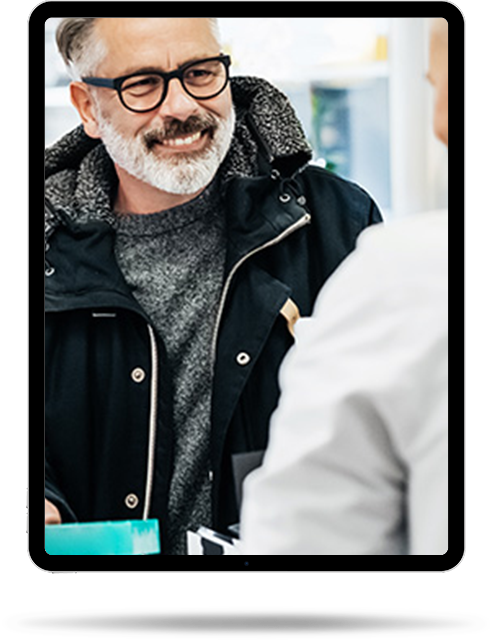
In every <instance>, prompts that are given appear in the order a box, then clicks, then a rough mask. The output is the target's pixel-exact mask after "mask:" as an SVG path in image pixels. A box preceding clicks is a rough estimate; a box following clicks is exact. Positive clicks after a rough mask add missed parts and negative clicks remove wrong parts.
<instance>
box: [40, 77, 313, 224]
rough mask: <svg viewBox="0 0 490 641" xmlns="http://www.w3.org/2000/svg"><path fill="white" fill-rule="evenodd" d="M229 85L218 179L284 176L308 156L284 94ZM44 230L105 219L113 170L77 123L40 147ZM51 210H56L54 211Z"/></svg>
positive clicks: (252, 81) (248, 81) (259, 82)
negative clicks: (229, 125) (226, 145)
mask: <svg viewBox="0 0 490 641" xmlns="http://www.w3.org/2000/svg"><path fill="white" fill-rule="evenodd" d="M231 90H232V96H233V103H234V106H235V111H236V116H237V121H236V127H235V132H234V136H233V140H232V144H231V147H230V151H229V153H228V155H227V157H226V159H225V161H224V162H223V165H222V167H221V169H220V174H221V177H222V179H224V180H228V179H230V178H233V177H237V176H246V177H251V176H258V175H261V174H262V173H264V172H265V171H270V170H272V169H276V170H277V171H279V172H280V173H281V174H282V175H284V176H290V175H292V174H293V173H294V172H296V171H298V170H299V169H301V168H302V167H303V166H304V165H305V164H306V163H307V162H308V161H309V160H310V159H311V156H312V153H311V147H310V145H309V144H308V142H307V140H306V137H305V134H304V132H303V129H302V127H301V124H300V122H299V120H298V118H297V116H296V114H295V112H294V109H293V107H292V105H291V103H290V102H289V99H288V98H287V97H286V96H285V95H284V94H283V93H282V92H280V91H279V90H278V89H277V88H276V87H274V86H273V85H271V84H270V83H269V82H267V81H266V80H263V79H260V78H253V77H234V78H232V79H231ZM45 179H46V183H45V184H46V187H45V195H46V199H47V200H48V202H49V203H50V205H51V206H48V207H47V208H46V234H47V235H49V233H50V231H52V229H53V228H54V227H56V226H57V224H58V223H59V222H60V220H61V219H63V218H65V217H68V218H69V219H71V220H77V221H85V220H86V219H88V218H91V217H94V214H95V216H96V217H97V218H98V219H99V220H100V219H104V218H106V219H107V220H108V221H110V217H111V203H112V198H113V195H114V190H115V189H116V187H117V176H116V172H115V169H114V165H113V162H112V160H111V159H110V157H109V155H108V153H107V151H106V149H105V146H104V144H103V143H102V142H101V141H100V140H94V139H92V138H90V137H89V136H87V135H86V134H85V132H84V130H83V127H82V126H81V125H80V126H79V127H77V128H76V129H74V130H73V131H71V132H70V133H68V134H67V135H65V136H64V137H62V138H61V139H60V140H58V141H57V142H56V143H55V144H54V145H52V146H51V147H48V148H47V149H46V152H45ZM57 213H58V214H60V215H59V216H57Z"/></svg>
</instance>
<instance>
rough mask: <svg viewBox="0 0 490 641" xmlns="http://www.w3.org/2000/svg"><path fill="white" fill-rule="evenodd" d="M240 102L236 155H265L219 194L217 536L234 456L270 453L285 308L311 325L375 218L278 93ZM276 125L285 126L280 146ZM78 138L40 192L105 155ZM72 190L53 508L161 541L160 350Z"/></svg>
mask: <svg viewBox="0 0 490 641" xmlns="http://www.w3.org/2000/svg"><path fill="white" fill-rule="evenodd" d="M233 92H234V101H235V105H236V108H237V112H238V117H239V118H238V122H239V125H238V126H237V134H236V137H235V141H234V145H235V146H236V148H237V149H238V147H239V148H240V153H242V155H243V157H244V158H246V155H247V149H254V150H256V159H255V168H254V171H253V172H250V171H246V172H243V171H241V172H240V171H237V172H235V175H233V172H230V175H229V176H228V177H227V180H226V182H225V187H224V188H225V190H226V191H225V198H226V203H227V208H226V209H227V232H228V252H227V263H226V270H225V283H224V287H223V294H222V299H221V304H220V308H219V310H218V320H217V323H216V330H215V340H214V343H213V345H212V351H213V359H214V366H215V376H214V388H213V409H212V462H211V466H210V470H209V473H210V477H211V478H212V480H213V488H214V493H213V514H214V527H215V528H217V529H221V530H224V529H225V528H226V527H227V526H228V525H230V524H232V523H235V522H236V521H237V520H238V516H239V515H238V505H237V500H236V496H235V487H234V482H233V473H232V457H233V455H234V454H240V453H245V452H255V451H261V450H264V449H265V448H266V446H267V440H268V426H269V419H270V417H271V414H272V412H273V410H274V409H275V407H276V405H277V402H278V398H279V387H278V371H279V367H280V365H281V362H282V360H283V358H284V356H285V354H286V353H287V351H288V350H289V349H290V347H291V346H292V344H293V338H292V336H291V333H290V331H289V329H288V324H287V322H286V320H285V318H284V317H283V316H282V315H281V309H282V308H283V306H284V304H285V302H286V301H287V300H288V299H292V300H293V301H294V303H295V304H296V305H297V306H298V308H299V310H300V312H301V315H302V316H308V315H310V314H311V312H312V309H313V305H314V302H315V299H316V296H317V294H318V292H319V290H320V288H321V287H322V285H323V284H324V283H325V281H326V280H327V279H328V277H329V276H330V275H331V274H332V273H333V271H334V270H335V269H336V268H337V267H338V266H339V264H340V263H341V262H342V261H343V260H344V259H345V257H346V256H347V255H348V254H349V253H350V252H351V251H352V250H353V249H354V246H355V243H356V239H357V237H358V235H359V234H360V233H361V232H362V231H363V229H365V228H366V227H367V226H369V225H371V224H374V223H378V222H380V220H381V217H380V214H379V212H378V209H377V207H376V205H375V204H374V202H373V200H372V199H371V198H370V197H369V196H368V195H367V194H366V192H365V191H364V190H362V189H361V188H360V187H358V186H356V185H354V184H351V183H350V182H347V181H346V180H343V179H341V178H339V177H337V176H335V175H333V174H331V173H329V172H327V171H325V170H323V169H320V168H318V167H314V166H310V165H308V164H307V160H308V148H307V145H306V143H305V141H304V138H302V137H300V136H301V134H298V132H300V128H299V126H298V125H297V122H296V119H295V117H294V115H293V114H292V112H291V109H290V107H289V105H288V104H287V102H286V101H285V99H284V97H282V96H281V95H280V94H278V93H277V92H276V91H275V90H273V89H272V88H271V87H270V86H269V85H267V84H266V83H263V82H262V81H257V80H252V79H236V80H234V85H233ZM264 94H266V95H264ZM275 118H277V119H278V120H280V121H281V122H283V121H284V120H288V121H291V123H292V125H291V126H289V128H287V127H284V126H281V127H280V128H279V130H280V136H276V137H275V136H274V135H272V134H271V125H270V122H274V119H275ZM240 123H241V124H240ZM292 130H294V131H292ZM291 132H292V133H291ZM70 136H71V139H70V140H71V142H70V145H68V147H69V152H68V153H64V152H63V151H62V150H61V151H60V147H56V146H55V148H53V149H51V150H48V153H47V161H46V167H47V171H46V176H47V181H48V182H47V184H49V179H50V176H54V175H56V174H58V173H60V172H66V171H67V170H68V171H69V172H71V174H74V175H75V176H76V175H77V172H78V171H79V168H80V167H81V166H82V164H83V162H85V159H86V157H87V154H88V153H89V152H90V151H91V150H92V149H93V148H94V146H95V145H97V142H96V141H91V140H89V139H88V138H86V137H85V136H84V134H83V132H81V131H80V130H79V131H77V132H76V133H73V134H71V135H70ZM295 137H297V138H298V141H295ZM281 138H284V140H282V139H281ZM74 141H76V145H75V144H74ZM237 141H238V142H237ZM101 147H102V146H101ZM232 151H233V149H232ZM237 156H239V153H238V152H237ZM71 174H70V175H71ZM246 174H248V175H246ZM250 174H252V175H250ZM70 180H71V179H70ZM75 183H76V180H75V181H74V186H73V190H72V192H71V193H70V197H69V198H67V197H66V195H63V198H65V201H63V198H61V199H60V200H58V194H57V193H55V191H56V190H54V192H53V193H54V197H51V199H50V201H48V203H47V218H46V220H47V229H49V240H48V244H49V246H48V247H47V250H48V251H47V253H46V284H45V311H46V316H45V318H46V321H45V342H46V385H45V387H46V399H45V406H46V432H45V433H46V488H45V490H46V497H47V498H48V499H49V500H51V501H53V502H54V503H55V504H56V505H57V506H58V507H59V509H60V511H61V513H62V516H63V518H64V520H79V521H94V520H118V519H134V518H148V517H154V518H159V519H160V520H161V524H162V525H161V529H162V531H163V532H164V531H165V513H166V506H167V495H168V488H169V483H170V476H171V471H172V429H171V426H170V420H171V407H172V394H171V381H169V380H168V379H167V372H166V367H165V362H166V358H165V346H164V343H163V342H162V340H161V338H160V337H159V336H157V335H156V332H155V331H154V329H153V327H152V325H151V322H150V320H149V318H148V317H147V315H146V314H145V311H144V310H143V309H141V307H140V306H139V304H138V303H137V302H136V299H135V298H134V297H133V295H132V293H131V291H130V288H129V287H128V285H127V284H126V282H125V281H124V278H123V276H122V274H121V272H120V270H119V267H118V265H117V262H116V260H115V257H114V252H113V244H114V232H113V229H112V227H111V226H110V224H108V223H107V222H104V221H103V220H100V219H98V220H96V221H91V220H90V219H83V217H81V219H78V218H77V211H76V209H77V204H76V203H77V201H76V198H75V196H74V194H76V190H77V185H76V184H75ZM52 191H53V190H52ZM48 194H49V190H48ZM68 201H70V202H69V205H70V206H68V205H67V203H68ZM83 206H84V207H86V203H84V204H83ZM80 207H82V205H80ZM298 438H301V434H300V433H299V434H298ZM163 544H164V545H165V540H164V537H163Z"/></svg>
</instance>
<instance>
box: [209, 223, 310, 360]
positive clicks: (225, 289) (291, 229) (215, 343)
mask: <svg viewBox="0 0 490 641" xmlns="http://www.w3.org/2000/svg"><path fill="white" fill-rule="evenodd" d="M310 222H311V214H305V215H304V216H303V217H302V218H300V219H299V220H298V221H296V222H295V223H294V225H291V227H288V228H287V229H285V230H284V231H283V232H282V233H281V234H279V236H276V238H273V239H272V240H270V241H268V242H267V243H265V244H264V245H261V246H260V247H257V248H256V249H253V250H252V251H251V252H249V253H248V254H246V255H245V256H244V257H243V258H241V259H240V260H239V261H238V262H237V263H236V264H235V265H234V267H233V269H232V270H231V271H230V273H229V274H228V278H227V279H226V281H225V285H224V287H223V293H222V295H221V300H220V304H219V307H218V315H217V317H216V324H215V327H214V332H213V342H212V352H211V358H212V366H213V368H214V365H215V363H216V351H217V347H218V333H219V329H220V326H221V320H222V317H223V312H224V309H225V304H226V299H227V296H228V292H229V290H230V287H231V282H232V280H233V278H234V276H235V274H236V273H237V271H238V270H239V269H240V267H241V266H242V265H243V264H244V263H245V262H246V261H247V260H248V259H249V258H251V257H252V256H255V255H256V254H258V253H259V252H261V251H263V250H264V249H268V248H269V247H273V246H274V245H278V244H279V243H280V242H282V241H283V240H284V239H285V238H287V237H288V236H290V235H291V234H293V233H294V232H295V231H297V230H298V229H301V228H302V227H305V226H306V225H308V224H309V223H310Z"/></svg>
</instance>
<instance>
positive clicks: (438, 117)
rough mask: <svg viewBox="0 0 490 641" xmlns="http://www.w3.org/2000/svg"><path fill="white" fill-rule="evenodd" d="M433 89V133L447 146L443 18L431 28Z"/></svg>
mask: <svg viewBox="0 0 490 641" xmlns="http://www.w3.org/2000/svg"><path fill="white" fill-rule="evenodd" d="M427 77H428V79H429V81H430V83H431V85H432V86H433V87H434V133H435V135H436V136H437V138H439V140H440V141H441V142H443V143H444V144H445V145H446V146H447V145H448V137H449V136H448V98H449V94H448V32H447V22H446V21H445V20H444V19H443V18H438V19H437V20H434V22H433V23H432V28H431V38H430V54H429V72H428V74H427Z"/></svg>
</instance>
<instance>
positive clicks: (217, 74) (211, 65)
mask: <svg viewBox="0 0 490 641" xmlns="http://www.w3.org/2000/svg"><path fill="white" fill-rule="evenodd" d="M226 82H227V69H226V66H225V64H224V63H223V62H222V61H220V60H208V61H205V62H197V63H196V64H194V65H192V66H190V67H187V68H186V69H185V70H184V73H183V75H182V83H183V85H184V88H185V90H186V91H187V93H189V94H190V95H191V96H192V97H193V98H196V99H204V98H212V97H213V96H215V95H217V94H219V93H220V92H221V91H222V90H223V89H224V88H225V86H226ZM165 85H166V81H165V80H164V79H163V78H162V77H161V76H157V75H153V74H142V75H140V76H131V78H128V79H127V80H126V81H125V82H124V83H123V85H122V87H121V97H122V99H123V102H124V103H125V105H126V106H127V107H129V108H130V109H134V110H137V111H145V110H151V109H152V108H153V107H156V105H158V103H159V102H160V100H161V98H162V95H163V93H164V92H165V91H166V87H165Z"/></svg>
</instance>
